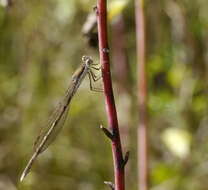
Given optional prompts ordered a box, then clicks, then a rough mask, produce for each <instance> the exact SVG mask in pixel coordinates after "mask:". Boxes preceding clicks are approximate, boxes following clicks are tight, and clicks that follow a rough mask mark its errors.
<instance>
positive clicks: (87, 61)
mask: <svg viewBox="0 0 208 190" xmlns="http://www.w3.org/2000/svg"><path fill="white" fill-rule="evenodd" d="M82 61H83V64H82V66H81V67H80V68H79V69H78V70H77V71H76V72H75V73H74V75H73V76H72V82H71V84H70V87H69V88H68V90H67V91H66V95H65V97H64V99H63V100H62V101H61V102H60V103H59V104H58V106H57V107H56V109H55V110H54V112H53V113H52V115H51V117H50V119H49V121H48V123H47V125H46V126H45V127H44V128H42V130H41V132H40V135H39V136H38V137H37V139H36V141H35V144H34V153H33V155H32V157H31V158H30V160H29V162H28V163H27V165H26V167H25V169H24V171H23V173H22V175H21V178H20V181H22V180H23V179H24V177H25V176H26V175H27V174H28V173H29V171H30V169H31V167H32V164H33V162H34V161H35V160H36V158H37V157H38V155H39V154H40V153H42V152H43V151H44V150H45V149H47V148H48V146H49V145H50V144H51V143H52V142H53V141H54V139H55V138H56V137H57V135H58V133H59V132H60V131H61V129H62V127H63V125H64V122H65V120H66V117H67V114H68V111H69V105H70V102H71V99H72V97H73V96H74V94H75V93H76V91H77V89H78V88H79V86H80V84H81V83H82V81H83V79H84V78H85V76H86V75H87V74H89V75H90V74H91V73H92V72H91V65H92V64H93V61H92V59H91V58H90V57H89V56H83V57H82Z"/></svg>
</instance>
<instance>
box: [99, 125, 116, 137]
mask: <svg viewBox="0 0 208 190" xmlns="http://www.w3.org/2000/svg"><path fill="white" fill-rule="evenodd" d="M100 129H102V131H103V132H104V133H105V135H106V136H107V137H108V138H109V139H111V140H113V138H114V135H113V134H112V133H111V132H110V131H109V130H108V129H106V128H105V127H103V126H102V125H101V126H100Z"/></svg>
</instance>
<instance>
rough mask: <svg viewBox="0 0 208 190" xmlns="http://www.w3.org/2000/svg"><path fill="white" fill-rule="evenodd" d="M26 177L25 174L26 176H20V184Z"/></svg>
mask: <svg viewBox="0 0 208 190" xmlns="http://www.w3.org/2000/svg"><path fill="white" fill-rule="evenodd" d="M26 175H27V174H26V173H25V172H23V173H22V175H21V177H20V182H22V181H23V179H24V178H25V176H26Z"/></svg>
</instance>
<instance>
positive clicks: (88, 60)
mask: <svg viewBox="0 0 208 190" xmlns="http://www.w3.org/2000/svg"><path fill="white" fill-rule="evenodd" d="M82 61H83V62H84V63H85V64H86V65H87V66H90V65H91V64H92V63H93V60H92V58H91V57H90V56H87V55H83V56H82Z"/></svg>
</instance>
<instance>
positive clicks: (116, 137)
mask: <svg viewBox="0 0 208 190" xmlns="http://www.w3.org/2000/svg"><path fill="white" fill-rule="evenodd" d="M106 7H107V5H106V0H98V4H97V23H98V39H99V53H100V63H101V65H102V77H103V84H104V95H105V103H106V112H107V116H108V123H109V128H110V130H111V131H112V134H113V138H112V139H111V142H112V153H113V162H114V176H115V190H124V189H125V180H124V164H123V163H124V160H123V154H122V147H121V141H120V134H119V127H118V120H117V113H116V107H115V101H114V96H113V88H112V81H111V73H110V59H109V49H108V36H107V11H106Z"/></svg>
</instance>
